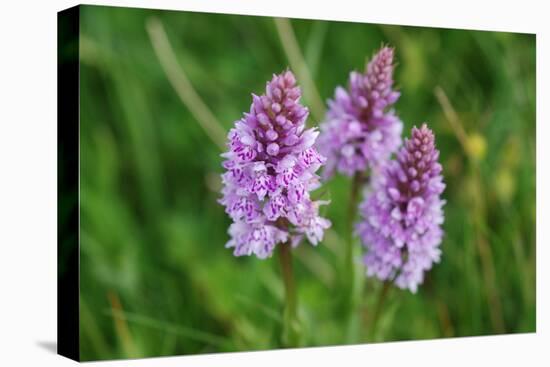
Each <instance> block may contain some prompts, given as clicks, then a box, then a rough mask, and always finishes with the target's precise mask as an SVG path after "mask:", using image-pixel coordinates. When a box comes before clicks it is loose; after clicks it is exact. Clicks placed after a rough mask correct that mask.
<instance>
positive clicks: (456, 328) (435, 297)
mask: <svg viewBox="0 0 550 367" xmlns="http://www.w3.org/2000/svg"><path fill="white" fill-rule="evenodd" d="M279 22H282V23H279V27H277V25H276V22H275V21H274V19H273V18H269V17H249V16H236V15H222V14H201V13H190V12H176V11H154V10H144V9H130V8H113V7H95V6H82V7H81V40H80V41H81V42H80V62H81V69H80V77H81V84H80V95H81V99H80V100H81V106H80V118H81V123H80V129H81V130H80V131H81V133H80V149H81V151H80V154H81V168H80V174H81V176H80V178H81V181H80V182H81V191H80V194H81V259H80V279H81V287H80V289H81V294H80V316H81V320H80V323H81V328H80V334H81V344H80V345H81V358H82V359H83V360H91V359H114V358H126V357H147V356H162V355H174V354H189V353H209V352H227V351H244V350H261V349H271V348H278V347H280V346H281V344H280V333H281V327H282V326H281V309H282V307H283V306H282V305H283V285H282V282H281V279H280V274H279V268H278V265H279V264H278V262H277V259H276V257H273V258H271V259H268V260H265V261H260V260H257V259H256V258H244V257H243V258H235V257H234V256H233V255H232V251H231V250H229V249H225V248H224V244H225V243H226V241H227V240H228V236H227V234H226V231H227V228H228V226H229V224H230V220H229V218H228V217H227V215H226V214H225V213H224V209H223V207H222V206H220V205H219V204H218V203H217V202H216V200H217V199H218V198H219V197H220V194H219V189H220V179H219V175H220V173H221V172H222V169H221V158H220V156H219V155H220V153H221V150H220V148H219V146H218V145H216V144H215V143H214V142H213V141H212V140H211V139H210V138H209V135H208V134H207V133H206V132H205V130H204V129H203V128H202V127H201V124H200V123H199V122H200V121H198V120H200V119H201V118H199V119H197V118H196V117H197V116H199V117H201V116H202V118H203V120H208V121H210V122H211V123H215V122H216V121H215V120H216V119H217V120H218V121H219V122H220V124H221V125H222V127H223V130H225V131H227V130H228V129H229V128H230V127H231V126H232V124H233V122H234V121H235V120H237V119H239V118H240V117H241V116H242V113H243V112H244V111H247V110H248V109H249V106H250V103H251V95H250V94H251V93H252V92H254V93H258V94H259V93H262V92H263V89H264V87H265V82H266V81H267V80H268V79H270V78H271V75H272V74H273V73H278V72H280V71H282V70H283V69H285V68H287V67H288V66H289V65H290V66H291V67H293V69H294V68H295V67H294V65H292V64H291V63H290V62H289V60H290V61H291V62H294V63H296V62H298V63H299V62H301V60H305V65H306V66H307V70H306V69H305V68H303V65H300V64H298V68H299V69H300V70H295V71H297V74H298V80H299V82H300V83H303V82H306V81H304V80H303V76H304V75H306V76H307V72H309V75H311V78H312V80H313V82H314V85H315V87H316V88H317V91H318V95H319V96H320V100H321V101H323V102H324V101H325V100H326V99H327V98H329V97H332V95H333V91H334V88H335V87H336V86H337V85H341V84H345V83H346V81H347V78H348V74H349V72H350V71H351V70H353V69H356V70H363V68H364V64H365V60H366V58H368V57H370V56H371V55H372V54H373V53H374V52H375V51H376V50H377V49H378V48H379V47H380V46H381V45H382V44H389V45H391V46H394V47H395V49H396V58H397V62H398V67H397V69H396V75H395V80H396V83H397V86H398V88H399V89H400V90H401V92H402V97H401V98H400V100H399V101H398V103H397V105H396V109H397V111H398V113H399V115H400V117H401V118H402V120H403V121H404V123H405V131H408V130H409V129H410V128H411V127H412V126H413V124H417V125H418V124H419V123H421V122H423V121H427V122H428V123H429V125H430V127H431V128H433V129H434V130H435V132H436V137H437V145H438V147H439V149H440V150H441V160H442V164H443V167H444V176H445V180H446V183H447V185H448V186H447V189H446V191H445V193H444V197H445V199H446V200H447V202H448V203H447V205H446V206H445V215H446V221H445V224H444V228H445V231H446V236H445V238H444V241H443V243H442V249H443V257H442V261H441V263H440V264H437V265H436V266H435V268H434V269H433V270H432V271H431V272H430V273H429V274H428V276H427V279H426V282H425V284H424V285H423V286H422V287H421V288H420V289H419V292H418V293H417V294H415V295H414V294H411V293H409V292H407V291H401V290H398V289H392V290H391V291H390V293H389V294H388V298H387V300H386V303H385V307H384V312H383V314H382V316H381V318H380V322H379V325H378V329H377V332H376V334H375V335H369V334H368V333H367V326H368V325H367V324H364V323H365V322H366V321H365V320H368V315H369V312H370V310H372V308H373V306H374V304H375V302H376V299H377V297H378V294H379V292H380V288H381V284H380V283H379V282H377V281H375V280H365V281H364V284H362V287H363V296H362V298H361V304H360V305H359V311H360V317H359V320H360V322H361V323H360V328H359V334H358V335H357V336H356V338H355V339H352V340H349V339H346V336H345V333H346V332H345V330H344V329H345V321H344V319H345V315H342V314H341V312H340V308H339V307H338V305H337V303H338V297H337V295H339V294H340V292H339V289H340V288H341V284H340V282H339V279H340V278H341V277H340V276H339V274H340V273H341V272H342V271H343V269H342V264H343V260H342V256H343V247H344V245H343V239H344V238H345V236H346V235H345V233H344V231H345V228H346V223H345V218H346V216H345V211H346V206H347V198H348V192H349V188H350V180H348V179H345V178H336V179H334V180H333V181H331V182H330V183H329V184H328V185H327V188H328V192H329V193H330V198H331V200H332V203H331V205H329V206H328V208H327V211H326V213H325V215H326V216H328V217H329V218H330V219H331V220H332V221H333V227H332V229H331V230H329V231H328V232H327V233H326V238H325V241H323V243H321V244H320V245H319V246H318V247H316V248H313V247H312V246H310V245H309V244H308V243H307V242H306V243H303V244H302V245H301V246H299V247H298V248H297V249H296V250H295V251H294V252H293V253H294V266H295V275H296V282H297V287H298V297H299V307H300V314H301V317H302V319H303V323H304V327H305V343H306V345H308V346H320V345H331V344H332V345H333V344H342V343H346V342H353V343H357V342H372V341H390V340H416V339H428V338H439V337H456V336H470V335H487V334H498V333H513V332H533V331H535V195H536V191H535V169H536V167H535V130H536V129H535V36H534V35H524V34H511V33H499V32H480V31H465V30H448V29H433V28H419V27H401V26H383V25H369V24H357V23H345V22H325V21H312V20H291V21H290V23H288V22H287V21H285V20H283V21H279ZM281 25H282V26H281ZM288 25H290V26H291V27H288ZM163 29H164V31H165V32H166V33H165V34H166V35H167V40H169V42H170V44H171V47H172V50H173V51H174V53H175V58H176V59H177V65H174V64H170V65H168V69H170V67H172V71H173V72H174V70H176V71H175V72H174V73H173V74H172V75H171V76H170V77H169V74H167V72H166V71H165V69H164V68H163V67H162V65H161V62H160V59H159V54H158V52H160V57H161V58H162V57H165V58H166V59H165V60H169V59H170V57H169V56H170V54H169V51H170V49H169V48H166V47H165V46H167V45H168V44H167V43H164V44H163V43H162V42H161V41H162V37H161V36H162V35H163V34H164V33H162V30H163ZM289 29H290V32H291V33H289ZM292 30H293V31H294V33H295V36H296V40H297V46H298V48H297V49H298V53H296V48H294V49H293V48H292V47H290V49H289V47H288V46H289V41H288V39H289V38H288V37H291V38H292ZM285 32H286V33H285ZM155 35H156V37H157V38H155ZM159 37H160V38H159ZM281 37H282V38H283V39H286V41H285V42H286V43H285V46H286V47H287V48H286V49H285V47H284V46H283V43H282V42H281ZM285 37H287V38H285ZM152 41H153V43H156V46H153V43H152ZM155 47H156V48H155ZM163 47H164V48H163ZM168 47H169V46H168ZM163 52H164V54H163ZM163 55H164V56H163ZM301 55H303V59H302V58H301ZM289 57H290V58H289ZM293 58H294V60H293ZM174 66H175V67H174ZM182 72H183V73H184V75H186V78H185V77H184V78H183V79H182V75H183V74H181V73H182ZM174 78H175V79H174ZM178 78H179V80H180V83H179V87H178V88H180V90H179V91H180V92H181V93H180V95H181V96H183V100H182V99H180V98H179V95H178V93H176V90H175V89H174V87H173V85H172V84H171V81H170V80H172V81H174V80H176V82H177V80H178ZM186 81H188V82H189V83H186ZM176 84H177V83H176ZM191 86H192V87H191ZM191 88H194V90H191ZM312 91H313V89H311V90H309V89H307V88H306V90H305V98H304V100H303V101H304V103H306V104H308V105H310V104H311V105H314V104H315V96H314V95H313V93H310V92H312ZM194 92H196V95H195V94H194ZM197 97H198V98H200V99H202V100H203V101H204V103H205V105H204V106H201V105H200V103H199V102H196V100H194V99H193V98H195V99H196V98H197ZM316 107H318V106H316ZM205 110H207V111H206V112H205ZM208 110H209V111H211V112H212V116H210V115H208ZM312 112H313V113H312V116H310V118H309V120H308V125H309V126H314V125H318V124H319V119H318V118H316V116H315V113H317V115H318V114H319V113H320V112H322V111H320V109H319V108H317V109H312ZM201 113H202V115H201ZM205 114H206V115H205ZM208 121H206V123H208ZM212 121H213V122H212ZM202 123H205V121H202ZM216 126H217V125H216ZM218 133H219V130H218ZM214 136H215V131H214ZM357 246H359V244H357ZM361 279H363V277H361ZM364 325H365V326H364Z"/></svg>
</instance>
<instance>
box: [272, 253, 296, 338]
mask: <svg viewBox="0 0 550 367" xmlns="http://www.w3.org/2000/svg"><path fill="white" fill-rule="evenodd" d="M277 248H278V249H279V262H280V264H281V275H282V277H283V283H284V287H285V307H284V311H283V335H282V342H283V345H284V346H285V347H298V346H299V345H300V334H301V333H300V331H301V330H300V329H301V327H300V322H299V320H298V312H297V308H298V301H297V298H296V285H295V283H294V274H293V270H292V254H291V252H290V250H291V246H290V243H283V244H280V245H278V246H277Z"/></svg>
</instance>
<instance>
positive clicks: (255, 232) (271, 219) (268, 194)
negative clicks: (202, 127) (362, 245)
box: [220, 71, 330, 259]
mask: <svg viewBox="0 0 550 367" xmlns="http://www.w3.org/2000/svg"><path fill="white" fill-rule="evenodd" d="M300 96H301V92H300V88H299V87H297V86H296V79H295V77H294V75H293V74H292V72H291V71H285V72H283V73H282V74H280V75H274V76H273V79H272V80H271V81H270V82H268V83H267V86H266V91H265V95H262V96H257V95H253V96H252V99H253V102H252V105H251V107H250V112H249V113H245V115H244V117H243V118H242V119H240V120H238V121H236V122H235V127H234V128H232V129H231V130H230V131H229V134H228V143H227V146H228V151H227V152H226V153H224V154H223V155H222V156H223V157H224V158H225V161H224V162H223V167H224V168H225V169H226V170H227V171H226V172H225V173H224V174H223V175H222V181H223V185H224V187H223V190H222V194H223V197H222V198H221V200H220V203H221V204H223V205H224V206H225V210H226V212H227V214H228V215H229V216H230V217H231V218H232V219H233V224H231V226H230V227H229V235H230V236H231V239H230V240H229V242H228V243H227V245H226V247H230V248H233V249H234V255H235V256H243V255H255V256H257V257H258V258H260V259H264V258H267V257H270V256H271V255H272V253H273V250H274V249H275V246H276V245H277V244H280V243H286V242H288V243H290V244H291V245H292V246H297V245H298V244H299V243H300V241H301V240H302V238H303V237H304V236H305V237H307V239H308V240H309V242H310V243H311V244H313V245H317V244H318V243H319V242H320V241H321V240H322V238H323V233H324V230H325V229H327V228H328V227H329V226H330V221H329V220H328V219H325V218H323V217H321V216H319V206H320V205H323V204H326V202H325V201H314V200H312V199H311V196H310V192H311V191H312V190H315V189H317V188H318V187H319V186H320V180H319V176H318V175H317V174H316V173H315V172H316V171H317V170H318V169H319V168H320V167H321V166H322V165H323V164H324V163H325V161H326V159H325V158H324V157H323V156H322V155H320V154H319V153H318V152H317V149H316V148H315V147H314V143H315V140H316V139H317V136H318V135H319V132H318V131H317V130H316V128H311V129H307V130H306V129H305V121H306V119H307V117H308V114H309V112H308V109H307V108H306V107H304V106H302V105H301V104H300V102H299V100H300Z"/></svg>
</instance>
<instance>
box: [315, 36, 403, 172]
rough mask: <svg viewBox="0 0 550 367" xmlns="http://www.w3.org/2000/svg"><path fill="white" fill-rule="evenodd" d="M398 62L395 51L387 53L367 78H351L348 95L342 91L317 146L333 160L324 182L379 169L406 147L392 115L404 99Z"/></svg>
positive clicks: (380, 56) (382, 52)
mask: <svg viewBox="0 0 550 367" xmlns="http://www.w3.org/2000/svg"><path fill="white" fill-rule="evenodd" d="M393 58H394V51H393V49H392V48H389V47H383V48H382V49H380V51H378V53H376V54H375V55H374V57H373V58H372V60H371V61H370V62H369V63H368V65H367V68H366V71H365V73H363V74H362V73H358V72H355V71H354V72H352V73H351V74H350V77H349V84H348V89H347V90H346V89H344V88H342V87H338V88H336V92H335V96H334V99H333V100H330V101H329V110H328V112H327V116H326V121H325V122H324V123H323V124H321V135H320V137H319V141H318V144H317V145H318V147H319V151H320V152H321V153H322V154H323V155H325V156H326V157H327V164H326V167H325V168H324V171H323V178H325V179H328V178H330V177H331V176H332V175H333V174H334V173H335V172H336V171H338V172H339V173H341V174H344V175H346V176H353V175H355V174H356V173H362V172H364V171H365V170H367V168H374V167H376V166H377V165H379V164H380V163H381V162H383V161H385V160H387V159H389V158H390V156H391V154H392V153H394V152H396V151H397V149H398V148H399V146H400V145H401V133H402V130H403V123H402V122H401V120H400V119H399V118H398V117H397V116H396V114H395V112H394V111H393V110H389V111H388V108H389V107H391V106H392V105H393V104H394V103H395V102H396V101H397V99H398V98H399V95H400V93H399V92H397V91H395V90H394V89H393V70H394V64H393Z"/></svg>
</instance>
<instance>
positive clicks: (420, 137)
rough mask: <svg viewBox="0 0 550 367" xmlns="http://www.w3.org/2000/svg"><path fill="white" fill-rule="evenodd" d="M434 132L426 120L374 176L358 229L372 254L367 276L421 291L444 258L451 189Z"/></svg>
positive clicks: (366, 258) (367, 257)
mask: <svg viewBox="0 0 550 367" xmlns="http://www.w3.org/2000/svg"><path fill="white" fill-rule="evenodd" d="M438 159H439V151H438V150H437V149H436V148H435V138H434V134H433V132H432V131H431V130H430V129H429V128H428V127H427V125H426V124H424V125H422V127H421V128H420V129H418V128H416V127H415V128H413V129H412V134H411V138H410V139H407V140H406V141H405V144H404V146H403V147H402V148H401V149H400V151H399V152H398V154H397V160H395V161H390V162H388V163H387V164H385V165H384V166H383V167H381V168H380V170H379V172H378V174H377V175H376V176H374V179H373V182H372V189H371V190H370V191H368V192H367V193H366V196H365V199H364V201H363V203H362V204H361V206H360V213H361V216H362V221H361V222H360V223H359V224H358V225H357V227H356V232H357V234H358V235H359V236H360V238H361V240H362V242H363V244H364V246H365V247H366V249H367V254H366V255H365V257H364V262H365V265H366V267H367V276H375V277H377V278H378V279H380V280H383V281H393V282H394V283H395V284H396V285H397V286H398V287H399V288H403V289H409V290H410V291H411V292H413V293H415V292H416V291H417V288H418V286H419V285H420V284H422V282H423V280H424V273H425V272H426V271H428V270H429V269H431V267H432V265H433V263H436V262H439V260H440V256H441V250H440V248H439V245H440V243H441V240H442V237H443V230H442V229H441V225H442V223H443V219H444V217H443V210H442V207H443V205H444V204H445V201H444V200H442V199H441V197H440V196H441V193H442V192H443V190H444V189H445V184H444V183H443V176H442V175H441V172H442V167H441V164H439V163H438Z"/></svg>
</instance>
